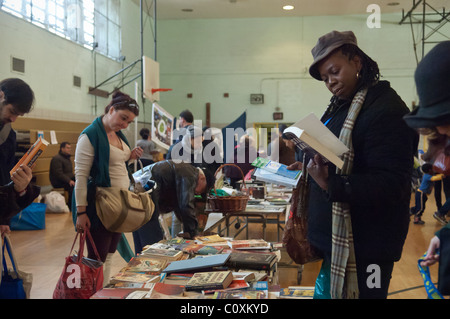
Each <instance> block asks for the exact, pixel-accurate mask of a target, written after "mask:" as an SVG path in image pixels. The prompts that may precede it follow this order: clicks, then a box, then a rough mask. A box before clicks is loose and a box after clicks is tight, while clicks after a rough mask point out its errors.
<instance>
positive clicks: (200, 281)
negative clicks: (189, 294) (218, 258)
mask: <svg viewBox="0 0 450 319" xmlns="http://www.w3.org/2000/svg"><path fill="white" fill-rule="evenodd" d="M232 281H233V273H232V272H231V271H210V272H197V273H195V274H194V276H192V278H191V279H190V280H189V281H188V283H187V284H186V287H185V288H186V291H189V290H214V289H225V288H227V287H228V286H229V285H230V283H231V282H232Z"/></svg>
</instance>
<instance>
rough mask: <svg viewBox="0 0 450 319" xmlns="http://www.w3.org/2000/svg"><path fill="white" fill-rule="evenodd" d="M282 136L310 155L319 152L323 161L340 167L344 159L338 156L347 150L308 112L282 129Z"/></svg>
mask: <svg viewBox="0 0 450 319" xmlns="http://www.w3.org/2000/svg"><path fill="white" fill-rule="evenodd" d="M283 136H284V137H286V138H287V139H290V140H292V141H293V142H294V143H295V145H296V146H297V147H298V148H300V149H301V150H302V151H303V152H304V153H307V154H308V155H310V156H311V157H313V156H314V155H315V154H317V153H318V154H320V155H321V157H322V161H323V162H324V163H328V162H331V163H333V164H334V165H336V167H338V168H342V165H343V164H344V161H343V160H342V159H341V158H340V156H341V155H342V154H344V153H346V152H348V151H349V149H348V147H347V146H345V144H344V143H342V142H341V141H340V140H339V139H338V138H337V137H336V135H334V134H333V133H332V132H331V131H330V130H329V129H328V128H327V127H326V126H325V125H324V124H323V123H322V122H321V121H320V120H319V119H318V118H317V117H316V116H315V115H314V113H311V114H309V115H308V116H306V117H305V118H303V119H301V120H300V121H298V122H297V123H295V124H293V125H291V126H289V127H288V128H287V129H285V130H284V131H283Z"/></svg>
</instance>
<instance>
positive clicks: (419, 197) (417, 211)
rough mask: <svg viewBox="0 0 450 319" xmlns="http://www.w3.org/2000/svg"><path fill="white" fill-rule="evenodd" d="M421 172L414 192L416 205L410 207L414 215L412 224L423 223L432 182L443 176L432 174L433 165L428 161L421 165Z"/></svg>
mask: <svg viewBox="0 0 450 319" xmlns="http://www.w3.org/2000/svg"><path fill="white" fill-rule="evenodd" d="M422 172H423V175H422V182H421V183H420V187H419V189H418V190H417V191H416V194H415V200H416V205H415V206H414V207H411V209H410V211H411V215H414V224H419V225H423V224H425V222H424V221H423V220H422V215H423V212H424V211H425V203H426V202H427V200H428V196H429V195H430V194H431V191H432V190H433V186H434V182H437V181H439V182H440V181H442V179H443V178H444V175H443V174H433V165H431V164H430V163H425V164H423V165H422Z"/></svg>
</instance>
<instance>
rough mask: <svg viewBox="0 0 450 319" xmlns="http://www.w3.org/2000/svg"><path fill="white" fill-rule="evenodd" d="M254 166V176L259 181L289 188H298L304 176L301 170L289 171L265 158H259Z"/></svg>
mask: <svg viewBox="0 0 450 319" xmlns="http://www.w3.org/2000/svg"><path fill="white" fill-rule="evenodd" d="M252 166H255V167H256V169H255V171H254V173H253V175H254V176H255V178H256V179H257V180H260V181H263V182H267V183H274V184H278V185H284V186H288V187H296V186H297V184H298V182H299V180H300V176H301V175H302V171H300V170H289V169H287V166H286V165H284V164H280V163H278V162H275V161H271V160H269V159H267V158H263V157H257V158H256V159H255V160H254V161H253V163H252Z"/></svg>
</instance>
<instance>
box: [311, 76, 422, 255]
mask: <svg viewBox="0 0 450 319" xmlns="http://www.w3.org/2000/svg"><path fill="white" fill-rule="evenodd" d="M348 109H349V103H348V102H347V103H344V104H343V105H341V107H340V108H338V109H337V110H336V111H335V112H334V113H332V114H330V116H324V117H323V118H322V121H323V122H325V121H326V120H327V119H328V118H330V117H331V120H330V121H329V123H328V124H327V127H328V128H329V129H330V130H331V131H332V132H333V133H334V134H335V135H336V136H339V133H340V131H341V128H342V125H343V123H344V120H345V118H346V116H347V112H348ZM408 112H409V109H408V108H407V107H406V105H405V103H404V102H403V101H402V100H401V98H400V97H399V96H398V95H397V93H396V92H395V91H394V90H393V89H392V88H391V87H390V84H389V82H387V81H380V82H379V83H378V84H376V85H375V86H373V87H371V88H370V89H369V91H368V93H367V96H366V99H365V102H364V105H363V107H362V109H361V112H360V114H359V116H358V118H357V120H356V122H355V125H354V128H353V132H352V140H353V148H354V152H355V157H354V162H353V170H352V174H351V175H349V176H338V175H336V167H335V166H334V165H332V164H330V165H329V182H328V191H327V192H325V191H323V190H322V189H321V188H320V187H319V186H318V185H317V184H316V183H315V182H314V180H312V178H310V180H311V188H310V199H309V219H308V227H309V232H308V235H309V239H310V241H311V243H312V244H313V245H314V246H316V247H317V248H319V249H320V250H322V251H324V252H328V253H330V252H331V228H332V226H331V220H332V218H331V211H332V202H334V201H336V202H347V203H349V204H350V214H351V219H352V226H353V235H354V243H355V253H356V258H357V259H358V258H364V259H370V260H375V261H377V260H379V261H397V260H399V259H400V257H401V252H402V248H403V244H404V241H405V239H406V235H407V233H408V225H409V203H410V197H411V186H410V185H411V184H410V183H411V174H412V171H413V156H414V155H415V152H416V150H417V143H418V135H417V133H416V132H415V131H413V130H412V129H410V128H409V127H408V126H407V125H406V123H405V122H404V121H403V116H404V115H405V114H407V113H408Z"/></svg>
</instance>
